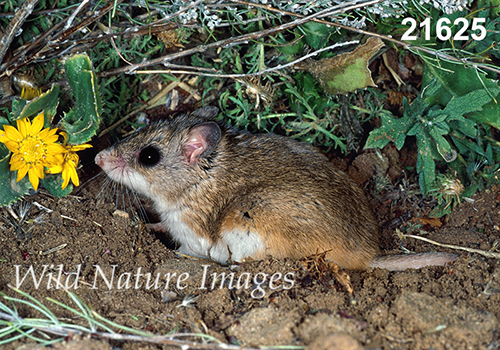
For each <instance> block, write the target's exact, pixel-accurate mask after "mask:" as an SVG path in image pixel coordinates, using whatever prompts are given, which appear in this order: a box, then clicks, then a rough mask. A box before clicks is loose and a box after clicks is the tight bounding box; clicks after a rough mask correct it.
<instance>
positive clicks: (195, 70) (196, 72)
mask: <svg viewBox="0 0 500 350" xmlns="http://www.w3.org/2000/svg"><path fill="white" fill-rule="evenodd" d="M357 43H359V40H353V41H347V42H344V43H336V44H333V45H331V46H328V47H325V48H323V49H320V50H316V51H314V52H311V53H309V54H307V55H305V56H303V57H300V58H298V59H296V60H293V61H291V62H288V63H287V64H284V65H277V66H275V67H272V68H267V69H264V70H262V71H259V72H255V73H247V74H218V73H205V72H202V70H209V69H206V68H201V69H200V67H189V66H179V65H171V64H170V63H165V64H164V65H165V66H167V67H169V66H172V67H175V68H180V69H185V70H170V69H169V70H163V69H160V70H141V71H134V72H133V74H153V73H154V74H158V73H164V74H193V75H199V76H204V77H217V78H233V79H234V78H245V77H252V76H259V75H263V74H268V73H271V72H274V71H277V70H281V69H284V68H287V67H290V66H293V65H295V64H297V63H299V62H301V61H304V60H306V59H308V58H309V57H314V56H316V55H317V54H319V53H321V52H323V51H327V50H331V49H334V48H336V47H340V46H346V45H351V44H357Z"/></svg>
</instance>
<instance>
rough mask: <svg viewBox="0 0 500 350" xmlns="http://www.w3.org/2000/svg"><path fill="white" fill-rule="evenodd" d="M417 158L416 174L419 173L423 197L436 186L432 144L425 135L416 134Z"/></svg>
mask: <svg viewBox="0 0 500 350" xmlns="http://www.w3.org/2000/svg"><path fill="white" fill-rule="evenodd" d="M417 145H418V158H417V172H418V173H419V178H418V181H419V184H420V190H421V191H422V193H423V194H424V195H427V193H429V190H431V189H432V188H434V187H435V185H436V164H435V163H434V152H433V149H432V146H433V145H432V142H431V141H430V137H429V135H427V133H425V132H424V133H423V134H417Z"/></svg>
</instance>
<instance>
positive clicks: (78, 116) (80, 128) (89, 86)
mask: <svg viewBox="0 0 500 350" xmlns="http://www.w3.org/2000/svg"><path fill="white" fill-rule="evenodd" d="M65 69H66V76H67V77H68V82H69V85H70V87H71V90H72V91H73V94H74V95H75V100H76V108H75V109H73V110H71V111H69V112H68V113H66V114H65V116H64V118H63V120H62V121H61V123H62V125H63V129H64V130H65V131H66V132H67V133H68V143H69V144H82V143H85V142H87V141H89V140H90V139H91V138H92V136H94V135H95V133H96V132H97V129H98V127H99V123H100V121H101V110H102V105H101V99H100V94H99V91H98V86H97V78H96V75H95V74H94V71H93V69H92V64H91V62H90V59H89V57H88V56H87V55H75V56H73V57H71V58H70V59H68V61H67V62H66V66H65Z"/></svg>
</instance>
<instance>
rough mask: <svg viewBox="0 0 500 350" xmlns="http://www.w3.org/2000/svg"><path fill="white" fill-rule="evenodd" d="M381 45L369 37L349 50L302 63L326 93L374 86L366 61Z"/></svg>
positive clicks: (344, 91)
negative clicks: (330, 56)
mask: <svg viewBox="0 0 500 350" xmlns="http://www.w3.org/2000/svg"><path fill="white" fill-rule="evenodd" d="M383 46H384V43H383V42H382V40H380V39H379V38H377V37H370V38H369V39H368V40H367V41H366V43H365V44H363V45H361V46H358V47H357V48H356V49H354V50H353V51H351V52H346V53H342V54H340V55H337V56H335V57H332V58H325V59H323V60H319V61H313V60H308V61H306V62H305V64H304V65H305V68H306V69H307V70H308V71H309V73H311V74H312V75H313V76H314V77H315V78H316V79H317V80H318V81H319V83H320V84H321V86H322V87H323V90H325V92H326V93H329V94H332V95H336V94H347V93H349V92H353V91H356V90H357V89H365V88H366V87H368V86H376V85H375V83H374V82H373V80H372V77H371V72H370V70H369V69H368V63H369V61H370V59H371V58H372V56H373V55H374V54H375V53H376V52H377V51H378V50H380V48H382V47H383Z"/></svg>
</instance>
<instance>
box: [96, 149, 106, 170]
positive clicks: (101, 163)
mask: <svg viewBox="0 0 500 350" xmlns="http://www.w3.org/2000/svg"><path fill="white" fill-rule="evenodd" d="M104 152H105V151H101V152H99V153H97V155H96V156H95V160H94V161H95V163H96V164H97V165H99V166H100V167H101V168H102V167H103V166H104V158H105V156H104Z"/></svg>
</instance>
